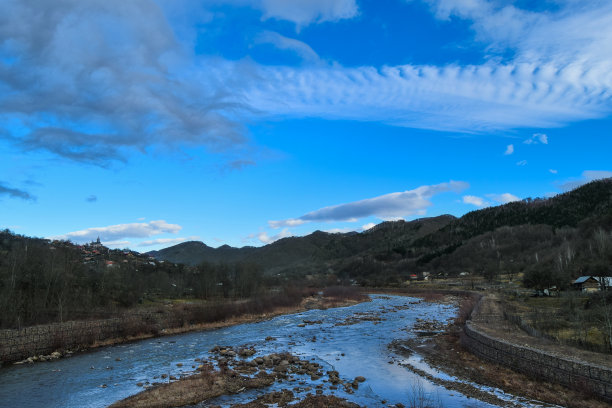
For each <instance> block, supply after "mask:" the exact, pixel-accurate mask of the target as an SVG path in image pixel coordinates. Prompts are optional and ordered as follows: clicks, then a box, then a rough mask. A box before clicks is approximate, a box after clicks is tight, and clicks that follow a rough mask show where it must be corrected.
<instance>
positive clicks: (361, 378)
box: [355, 375, 366, 382]
mask: <svg viewBox="0 0 612 408" xmlns="http://www.w3.org/2000/svg"><path fill="white" fill-rule="evenodd" d="M365 380H366V379H365V377H362V376H360V375H358V376H357V377H355V381H357V382H364V381H365Z"/></svg>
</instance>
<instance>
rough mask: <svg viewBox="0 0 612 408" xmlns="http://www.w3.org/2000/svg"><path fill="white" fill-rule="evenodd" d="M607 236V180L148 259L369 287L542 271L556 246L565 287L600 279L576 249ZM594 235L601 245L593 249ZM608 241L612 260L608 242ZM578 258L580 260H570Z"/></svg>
mask: <svg viewBox="0 0 612 408" xmlns="http://www.w3.org/2000/svg"><path fill="white" fill-rule="evenodd" d="M611 230H612V179H604V180H598V181H594V182H591V183H589V184H586V185H583V186H581V187H579V188H577V189H575V190H573V191H570V192H567V193H563V194H559V195H557V196H555V197H552V198H547V199H542V198H537V199H526V200H523V201H518V202H512V203H509V204H505V205H501V206H496V207H490V208H485V209H482V210H477V211H473V212H470V213H468V214H465V215H464V216H463V217H461V218H455V217H452V216H450V215H443V216H440V217H433V218H424V219H420V220H415V221H411V222H405V221H396V222H384V223H381V224H379V225H378V226H376V227H374V228H372V229H371V230H368V231H365V232H362V233H348V234H329V233H325V232H321V231H316V232H314V233H312V234H310V235H307V236H304V237H292V238H285V239H281V240H279V241H276V242H274V243H272V244H269V245H266V246H263V247H260V248H254V247H245V248H231V247H227V246H224V247H220V248H217V249H214V248H210V247H207V246H205V245H204V244H202V243H196V242H189V243H184V244H180V245H177V246H174V247H170V248H166V249H163V250H161V251H156V252H154V253H151V254H152V255H153V256H155V257H156V258H158V259H168V260H171V261H173V262H185V263H189V264H192V265H195V264H198V263H200V262H212V263H215V262H236V261H248V262H251V263H255V264H258V265H260V266H261V267H263V268H264V270H265V271H267V272H268V273H272V272H274V273H281V272H282V273H294V274H312V273H321V272H329V273H333V274H336V275H339V276H344V277H351V278H364V279H366V280H368V279H369V280H370V281H369V282H370V283H372V282H371V279H374V278H375V279H376V282H375V283H385V282H386V283H389V282H395V281H401V280H402V279H405V278H406V276H407V275H408V274H413V273H415V272H416V273H419V272H421V271H433V272H437V273H459V272H460V271H463V270H467V271H472V272H473V273H479V274H485V275H489V276H491V275H495V274H496V273H499V272H500V271H501V270H502V269H504V268H505V269H508V268H513V269H515V270H516V272H517V273H518V272H529V271H530V270H532V269H534V268H536V267H541V266H542V262H545V263H551V262H553V261H552V259H553V258H555V257H556V258H557V259H558V258H559V253H558V252H559V250H560V247H561V246H563V247H564V248H565V250H566V254H565V255H564V257H562V258H563V259H566V261H567V262H565V264H564V265H562V266H558V267H556V269H557V270H559V269H563V276H564V278H563V279H566V278H567V279H570V275H576V274H580V273H586V271H589V270H590V271H599V273H604V272H605V273H607V270H606V266H605V265H606V263H607V262H608V259H607V256H606V255H605V251H604V252H602V254H603V255H602V256H599V255H598V254H595V253H593V250H592V249H588V250H583V249H585V248H602V245H604V246H605V245H607V242H608V239H609V238H610V237H611V235H610V231H611ZM598 234H599V235H598ZM596 235H597V236H599V238H597V239H599V241H601V242H599V243H598V244H597V245H593V242H592V241H593V240H594V239H595V238H594V237H595V236H596ZM602 240H603V241H602ZM609 240H610V244H611V246H610V254H612V238H610V239H609ZM604 241H605V242H604ZM602 242H603V243H602ZM579 250H580V254H576V253H575V252H576V251H579ZM568 251H569V252H568ZM568 254H569V255H568ZM585 254H588V256H586V255H585ZM610 256H612V255H610ZM506 258H507V259H508V261H507V262H506V263H504V260H505V259H506ZM510 260H511V261H512V262H510ZM510 263H511V265H509V264H510ZM557 263H559V262H557ZM609 264H610V265H612V259H610V262H609ZM549 266H550V265H549ZM551 268H552V266H551ZM609 273H610V274H612V270H611V271H610V272H609ZM379 280H382V281H379Z"/></svg>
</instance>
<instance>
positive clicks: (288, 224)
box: [268, 218, 307, 229]
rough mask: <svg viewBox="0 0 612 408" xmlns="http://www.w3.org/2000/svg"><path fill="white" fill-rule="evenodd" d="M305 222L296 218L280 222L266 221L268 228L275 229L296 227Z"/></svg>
mask: <svg viewBox="0 0 612 408" xmlns="http://www.w3.org/2000/svg"><path fill="white" fill-rule="evenodd" d="M306 222H307V221H304V220H300V219H298V218H290V219H288V220H281V221H268V225H269V226H270V228H274V229H277V228H280V227H297V226H298V225H302V224H304V223H306Z"/></svg>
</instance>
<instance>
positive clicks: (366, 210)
mask: <svg viewBox="0 0 612 408" xmlns="http://www.w3.org/2000/svg"><path fill="white" fill-rule="evenodd" d="M468 187H469V184H468V183H466V182H463V181H450V182H448V183H441V184H435V185H431V186H421V187H418V188H415V189H414V190H408V191H404V192H398V193H390V194H385V195H382V196H378V197H373V198H368V199H365V200H359V201H354V202H352V203H346V204H340V205H334V206H330V207H324V208H321V209H319V210H316V211H312V212H309V213H308V214H305V215H302V216H301V217H299V218H291V219H287V220H281V221H269V222H268V224H269V225H270V227H271V228H280V227H293V226H297V225H301V224H305V223H307V222H328V221H357V220H359V219H360V218H365V217H370V216H376V217H378V218H381V219H399V218H404V217H408V216H411V215H425V212H426V210H427V208H428V207H429V206H431V202H430V201H429V199H431V198H432V197H433V196H434V195H436V194H440V193H445V192H449V191H451V192H455V193H459V192H461V191H463V190H465V189H467V188H468Z"/></svg>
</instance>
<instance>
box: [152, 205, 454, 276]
mask: <svg viewBox="0 0 612 408" xmlns="http://www.w3.org/2000/svg"><path fill="white" fill-rule="evenodd" d="M454 219H455V217H453V216H451V215H442V216H439V217H433V218H422V219H419V220H415V221H411V222H406V221H393V222H383V223H381V224H379V225H377V226H375V227H374V228H372V229H370V230H368V231H365V232H363V233H356V232H350V233H345V234H341V233H327V232H323V231H315V232H313V233H312V234H309V235H307V236H304V237H289V238H283V239H280V240H278V241H276V242H274V243H272V244H269V245H265V246H263V247H258V248H256V247H243V248H232V247H229V246H227V245H224V246H221V247H219V248H216V249H215V248H211V247H209V246H207V245H205V244H204V243H202V242H197V241H190V242H184V243H181V244H178V245H174V246H172V247H169V248H165V249H162V250H160V251H152V252H148V253H147V254H148V255H151V256H153V257H155V258H156V259H159V260H168V261H171V262H177V263H185V264H188V265H197V264H199V263H201V262H209V263H218V262H228V263H232V262H251V263H256V264H259V265H261V266H263V267H264V268H265V269H266V270H284V269H288V268H291V269H294V270H296V269H297V270H303V271H306V272H308V271H310V269H311V268H313V267H315V266H320V265H322V264H324V263H326V262H329V261H332V260H337V259H344V258H347V257H351V256H354V255H356V254H362V253H364V254H365V253H371V254H374V253H376V252H378V251H386V250H388V249H389V248H390V247H391V246H392V245H393V246H396V245H406V246H408V245H411V244H412V242H414V241H415V240H417V239H419V238H422V237H425V236H427V235H428V234H431V233H432V232H435V231H437V230H439V229H440V228H442V227H444V226H446V225H448V224H449V223H450V222H451V221H453V220H454Z"/></svg>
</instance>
